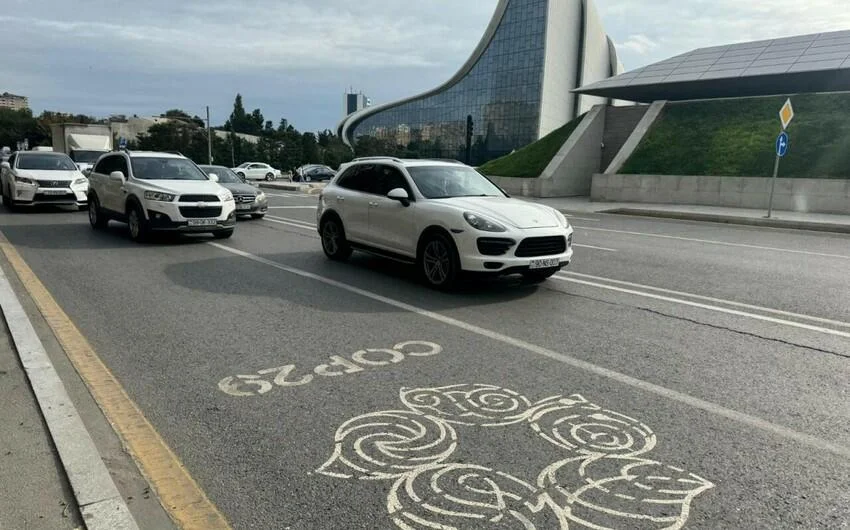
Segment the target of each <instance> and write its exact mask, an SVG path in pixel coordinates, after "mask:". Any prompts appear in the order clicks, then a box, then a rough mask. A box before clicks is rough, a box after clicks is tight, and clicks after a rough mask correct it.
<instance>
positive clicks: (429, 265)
mask: <svg viewBox="0 0 850 530" xmlns="http://www.w3.org/2000/svg"><path fill="white" fill-rule="evenodd" d="M418 265H419V271H420V272H421V274H422V278H423V279H424V280H425V283H427V284H428V285H429V286H430V287H433V288H434V289H440V290H449V289H451V288H452V287H454V286H455V284H456V283H457V279H458V276H460V258H459V257H458V255H457V248H455V244H454V242H453V241H452V240H451V239H450V238H449V237H448V236H446V235H445V234H442V233H439V232H434V233H432V234H430V235H429V236H427V237H426V239H425V240H424V241H423V242H422V247H421V250H420V252H419V260H418Z"/></svg>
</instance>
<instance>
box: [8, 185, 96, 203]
mask: <svg viewBox="0 0 850 530" xmlns="http://www.w3.org/2000/svg"><path fill="white" fill-rule="evenodd" d="M12 200H14V201H15V204H16V205H18V206H39V205H45V204H53V205H56V206H85V205H86V204H88V188H87V187H80V188H40V187H39V188H36V187H34V186H16V187H15V188H14V190H13V191H12Z"/></svg>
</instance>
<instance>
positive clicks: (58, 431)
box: [0, 269, 139, 530]
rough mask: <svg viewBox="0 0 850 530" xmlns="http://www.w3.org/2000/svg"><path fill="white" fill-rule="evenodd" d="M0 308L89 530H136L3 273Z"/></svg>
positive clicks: (1, 272)
mask: <svg viewBox="0 0 850 530" xmlns="http://www.w3.org/2000/svg"><path fill="white" fill-rule="evenodd" d="M0 308H2V312H3V317H4V319H5V320H6V325H7V326H8V328H9V333H10V334H11V336H12V341H13V342H14V344H15V349H16V350H17V353H18V357H19V358H20V360H21V364H22V365H23V368H24V371H25V372H26V374H27V378H29V381H30V386H31V387H32V390H33V394H35V397H36V400H37V401H38V406H39V408H40V409H41V413H42V415H43V416H44V420H45V423H46V424H47V428H48V430H49V431H50V436H51V438H52V439H53V444H54V446H55V447H56V451H57V452H58V453H59V459H60V460H61V462H62V467H63V468H64V469H65V474H66V475H67V477H68V480H69V482H70V483H71V488H72V489H73V491H74V498H75V499H76V501H77V505H78V506H79V509H80V513H81V514H82V516H83V520H84V521H85V525H86V528H88V530H113V529H114V530H138V528H139V527H138V525H137V524H136V521H135V519H133V516H132V515H131V514H130V510H129V508H128V507H127V504H126V503H125V502H124V499H123V498H122V497H121V494H120V493H119V492H118V488H117V487H116V486H115V483H114V482H113V481H112V477H111V476H110V475H109V471H108V470H107V469H106V465H105V464H104V463H103V460H102V459H101V457H100V453H99V452H98V450H97V447H95V445H94V441H93V440H92V438H91V435H90V434H89V432H88V431H87V430H86V427H85V425H84V424H83V420H82V418H80V415H79V413H78V412H77V409H76V408H75V407H74V403H73V402H72V401H71V398H70V397H69V396H68V392H67V391H66V390H65V385H64V384H63V383H62V380H61V379H60V378H59V374H58V373H57V372H56V369H55V368H54V367H53V363H52V362H51V361H50V357H48V355H47V352H46V351H45V349H44V345H43V344H42V343H41V339H39V338H38V335H37V334H36V331H35V328H33V326H32V322H30V320H29V317H28V316H27V314H26V312H25V310H24V308H23V306H22V305H21V302H20V300H18V297H17V295H15V292H14V290H13V289H12V285H11V284H10V283H9V280H8V278H7V277H6V274H5V272H4V271H3V270H2V269H0Z"/></svg>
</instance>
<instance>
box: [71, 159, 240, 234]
mask: <svg viewBox="0 0 850 530" xmlns="http://www.w3.org/2000/svg"><path fill="white" fill-rule="evenodd" d="M88 202H89V222H91V225H92V227H94V228H96V229H99V228H104V227H106V225H107V223H109V220H110V219H115V220H119V221H123V222H126V223H127V224H128V226H129V228H130V237H131V238H132V239H134V240H136V241H140V240H143V239H145V237H146V236H147V235H148V234H149V233H150V232H152V231H170V232H184V233H198V232H201V233H204V232H207V233H212V234H213V236H215V237H216V238H218V239H224V238H228V237H230V236H231V235H233V230H234V227H235V226H236V204H235V203H234V201H233V194H231V193H230V192H229V191H228V190H226V189H225V188H223V187H222V186H220V185H219V184H217V183H216V180H215V179H213V178H210V177H208V176H207V174H206V173H204V172H203V171H201V169H200V168H199V167H198V166H197V165H195V163H194V162H192V161H191V160H189V159H188V158H186V157H184V156H182V155H178V154H171V153H154V152H138V151H132V152H131V151H116V152H113V153H107V154H105V155H103V156H101V157H100V158H99V159H98V160H97V162H96V163H95V165H94V168H93V169H92V171H91V174H90V175H89V196H88Z"/></svg>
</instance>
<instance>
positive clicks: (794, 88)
mask: <svg viewBox="0 0 850 530" xmlns="http://www.w3.org/2000/svg"><path fill="white" fill-rule="evenodd" d="M848 90H850V31H838V32H832V33H817V34H813V35H802V36H798V37H788V38H782V39H773V40H762V41H755V42H746V43H742V44H731V45H727V46H714V47H711V48H700V49H698V50H693V51H691V52H688V53H685V54H683V55H678V56H676V57H673V58H671V59H667V60H666V61H661V62H659V63H655V64H651V65H649V66H645V67H643V68H639V69H637V70H633V71H630V72H626V73H624V74H621V75H618V76H616V77H612V78H610V79H604V80H602V81H599V82H596V83H591V84H588V85H585V86H582V87H581V88H578V89H576V90H575V92H577V93H579V94H587V95H593V96H601V97H607V98H614V99H623V100H627V101H638V102H651V101H657V100H663V99H666V100H684V99H703V98H719V97H743V96H768V95H775V94H795V93H811V92H839V91H848Z"/></svg>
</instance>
